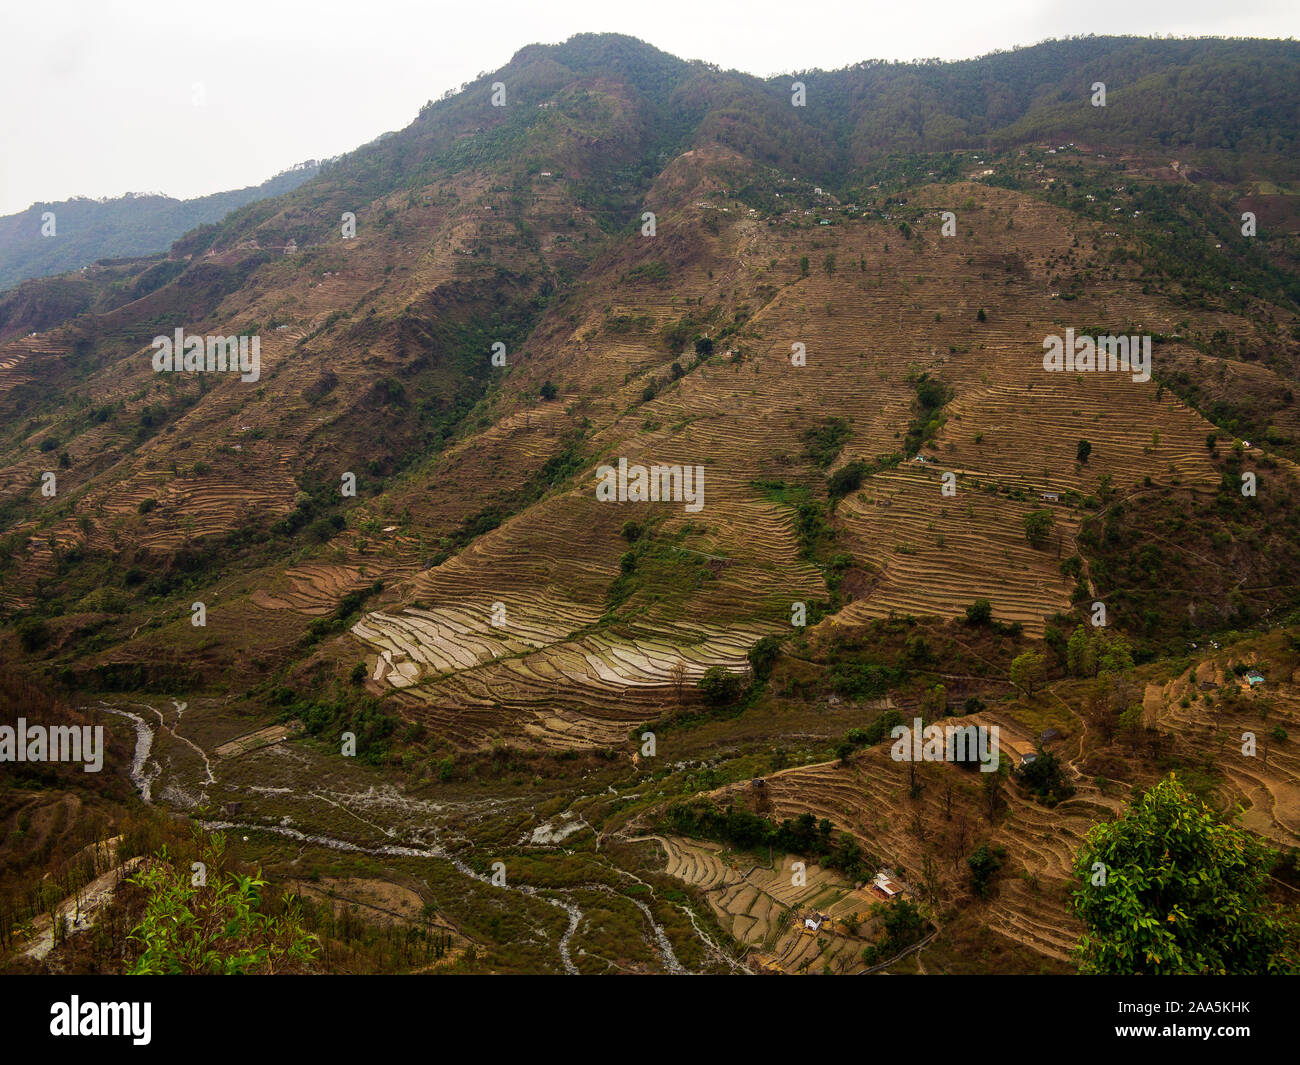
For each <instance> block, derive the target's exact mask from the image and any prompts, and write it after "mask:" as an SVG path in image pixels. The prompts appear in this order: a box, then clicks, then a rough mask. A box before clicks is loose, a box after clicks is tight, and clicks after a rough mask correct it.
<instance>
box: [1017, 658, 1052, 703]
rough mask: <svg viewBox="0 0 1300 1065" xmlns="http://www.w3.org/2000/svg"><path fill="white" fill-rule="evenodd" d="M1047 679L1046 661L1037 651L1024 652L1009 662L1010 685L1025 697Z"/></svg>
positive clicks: (1031, 693)
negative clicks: (1019, 690)
mask: <svg viewBox="0 0 1300 1065" xmlns="http://www.w3.org/2000/svg"><path fill="white" fill-rule="evenodd" d="M1046 679H1047V659H1046V657H1045V656H1044V655H1043V654H1042V653H1041V652H1039V651H1026V652H1025V653H1024V654H1022V655H1017V656H1016V657H1015V658H1013V659H1012V660H1011V683H1012V684H1014V685H1015V686H1016V687H1017V688H1020V689H1021V690H1022V691H1023V692H1024V693H1025V694H1026V695H1033V694H1034V686H1035V685H1038V684H1041V683H1042V682H1043V681H1044V680H1046Z"/></svg>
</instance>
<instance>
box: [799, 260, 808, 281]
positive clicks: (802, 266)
mask: <svg viewBox="0 0 1300 1065" xmlns="http://www.w3.org/2000/svg"><path fill="white" fill-rule="evenodd" d="M799 276H800V277H807V276H808V256H806V255H801V256H799Z"/></svg>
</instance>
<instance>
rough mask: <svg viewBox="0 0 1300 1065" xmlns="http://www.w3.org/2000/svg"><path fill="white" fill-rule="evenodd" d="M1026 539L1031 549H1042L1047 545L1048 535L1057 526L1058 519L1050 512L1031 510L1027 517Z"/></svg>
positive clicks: (1025, 520) (1025, 521) (1025, 522)
mask: <svg viewBox="0 0 1300 1065" xmlns="http://www.w3.org/2000/svg"><path fill="white" fill-rule="evenodd" d="M1024 524H1025V539H1026V540H1028V541H1029V544H1030V546H1031V547H1042V546H1043V545H1044V544H1046V543H1047V536H1048V533H1050V532H1051V531H1052V526H1053V525H1055V524H1056V518H1055V516H1054V515H1053V514H1052V512H1051V511H1050V510H1031V511H1030V512H1029V513H1028V514H1026V515H1025V519H1024Z"/></svg>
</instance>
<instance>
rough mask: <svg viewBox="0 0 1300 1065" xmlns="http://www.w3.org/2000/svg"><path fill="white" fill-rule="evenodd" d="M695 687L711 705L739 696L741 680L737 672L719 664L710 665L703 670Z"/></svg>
mask: <svg viewBox="0 0 1300 1065" xmlns="http://www.w3.org/2000/svg"><path fill="white" fill-rule="evenodd" d="M696 687H697V688H699V689H700V691H701V692H702V693H703V694H704V698H705V699H706V700H707V701H708V702H709V703H710V704H712V705H713V706H723V705H725V704H727V703H732V702H735V701H736V699H738V698H739V697H740V689H741V681H740V677H739V675H738V674H735V673H732V672H731V671H730V670H727V669H723V668H722V667H721V666H710V667H709V668H708V669H706V670H705V671H704V676H702V677H701V678H700V679H699V680H698V681H697V682H696Z"/></svg>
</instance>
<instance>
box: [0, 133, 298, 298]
mask: <svg viewBox="0 0 1300 1065" xmlns="http://www.w3.org/2000/svg"><path fill="white" fill-rule="evenodd" d="M319 170H320V164H319V163H318V162H317V161H316V160H314V159H312V160H309V161H308V162H305V163H299V164H298V165H297V166H294V167H290V168H289V169H288V170H285V171H284V172H283V173H280V174H276V175H275V177H273V178H270V179H269V180H267V181H264V182H262V184H260V185H250V186H248V187H247V188H243V189H232V190H230V191H228V192H214V193H213V194H212V195H210V196H198V197H195V198H194V199H192V200H177V199H174V198H172V197H171V196H162V195H156V194H152V193H133V192H128V193H127V194H126V195H125V196H118V197H116V198H114V199H111V200H93V199H90V198H88V197H85V196H77V197H74V198H73V199H71V200H62V201H60V202H58V203H34V204H32V205H31V206H30V207H29V208H27V210H25V211H20V212H18V213H17V214H11V215H5V216H4V217H2V218H0V289H4V288H9V287H10V286H12V285H16V284H17V283H18V282H20V281H26V280H27V279H28V278H33V277H48V276H49V275H51V274H60V273H63V272H65V271H67V270H77V269H80V268H81V267H83V266H89V265H90V264H91V263H93V262H95V261H96V260H98V259H117V258H125V257H128V256H134V255H148V254H150V253H152V252H160V251H165V250H166V249H167V248H168V246H169V245H170V244H171V243H172V241H174V240H175V239H176V238H177V237H179V236H181V235H182V234H183V233H187V232H189V231H190V230H191V229H193V228H194V227H195V226H199V225H202V224H203V223H205V222H215V221H217V220H218V219H221V218H224V217H225V216H226V215H227V214H229V213H230V212H231V211H233V210H235V209H236V208H237V207H243V206H244V204H246V203H252V202H254V201H255V200H262V199H266V198H267V197H268V196H279V195H280V194H281V193H285V192H291V191H292V190H293V189H296V188H297V187H298V186H299V185H301V184H302V183H303V182H304V181H308V180H310V179H311V178H313V177H315V176H316V174H317V173H318V172H319ZM47 212H53V214H54V234H53V235H52V236H46V235H44V234H43V233H42V228H43V216H44V215H45V214H46V213H47ZM45 228H47V229H48V227H45Z"/></svg>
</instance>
